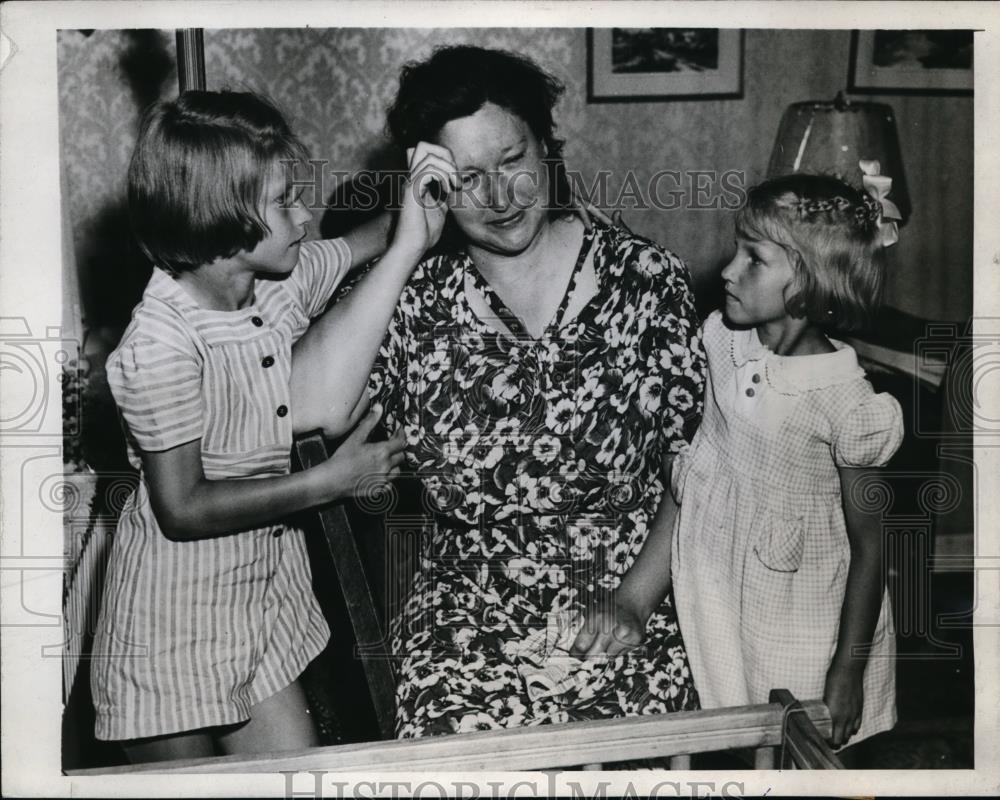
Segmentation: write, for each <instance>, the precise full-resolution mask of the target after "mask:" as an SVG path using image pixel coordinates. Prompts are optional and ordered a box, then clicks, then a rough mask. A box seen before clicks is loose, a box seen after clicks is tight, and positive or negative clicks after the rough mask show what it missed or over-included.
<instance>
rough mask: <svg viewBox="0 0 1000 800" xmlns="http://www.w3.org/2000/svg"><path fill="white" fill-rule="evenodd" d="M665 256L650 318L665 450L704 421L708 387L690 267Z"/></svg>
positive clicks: (676, 448)
mask: <svg viewBox="0 0 1000 800" xmlns="http://www.w3.org/2000/svg"><path fill="white" fill-rule="evenodd" d="M660 252H661V253H663V255H664V257H665V258H666V261H665V263H666V265H667V270H666V273H665V275H664V276H663V277H664V282H663V285H661V286H659V287H656V289H655V290H656V292H657V294H658V295H659V296H658V298H657V306H656V312H655V314H654V316H653V318H652V320H651V324H650V332H651V333H652V336H653V343H654V344H653V347H654V351H653V354H654V358H655V360H656V362H657V364H658V366H659V369H660V372H661V374H662V377H663V394H662V398H663V402H662V426H663V434H664V440H665V441H664V447H665V452H666V453H670V454H676V453H679V452H680V451H681V450H682V449H683V448H684V447H685V446H686V444H687V443H688V442H690V441H691V440H692V439H693V438H694V434H695V431H697V429H698V425H699V423H700V422H701V412H702V400H703V395H704V391H705V350H704V348H703V346H702V337H701V325H700V322H699V320H698V315H697V312H696V311H695V306H694V297H693V295H692V293H691V287H690V284H689V277H688V270H687V267H686V266H685V264H684V262H683V261H681V260H680V259H679V258H678V257H677V256H675V255H673V254H672V253H668V252H666V251H662V250H661V251H660Z"/></svg>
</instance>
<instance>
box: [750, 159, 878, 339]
mask: <svg viewBox="0 0 1000 800" xmlns="http://www.w3.org/2000/svg"><path fill="white" fill-rule="evenodd" d="M881 210H882V209H881V205H880V204H879V202H878V200H876V199H875V198H874V197H871V196H870V195H869V194H868V193H867V192H865V191H863V190H861V189H857V188H855V187H853V186H851V185H850V184H848V183H845V182H844V181H842V180H840V179H839V178H836V177H833V176H830V175H806V174H799V173H796V174H794V175H784V176H781V177H777V178H771V179H769V180H767V181H764V182H763V183H761V184H760V185H758V186H755V187H753V188H752V189H750V191H749V192H748V193H747V199H746V203H745V204H744V205H743V208H741V209H740V211H739V213H738V215H737V218H736V230H737V233H738V235H740V236H742V237H744V238H747V239H756V240H768V241H772V242H774V243H775V244H778V245H780V246H781V247H783V248H784V249H785V251H786V252H787V253H788V255H789V258H790V260H791V262H792V265H793V266H794V268H795V284H794V286H793V291H792V293H791V295H790V296H789V298H788V300H787V301H786V304H785V306H786V309H787V310H788V313H789V314H791V315H792V316H794V317H800V318H801V317H805V318H807V319H808V320H809V321H810V322H812V323H814V324H816V325H818V326H820V327H822V328H824V329H826V330H833V331H853V330H859V329H862V328H864V327H866V326H867V325H868V324H869V323H870V322H871V318H872V316H873V314H874V312H875V311H876V309H877V308H878V306H879V304H880V303H881V299H882V287H883V282H884V274H885V255H884V253H883V248H882V245H881V242H880V238H879V219H880V214H881Z"/></svg>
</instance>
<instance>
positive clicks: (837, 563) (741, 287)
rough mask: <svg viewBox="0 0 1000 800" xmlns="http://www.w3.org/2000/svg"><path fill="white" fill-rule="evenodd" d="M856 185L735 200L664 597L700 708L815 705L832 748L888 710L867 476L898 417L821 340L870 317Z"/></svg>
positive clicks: (869, 246) (873, 252)
mask: <svg viewBox="0 0 1000 800" xmlns="http://www.w3.org/2000/svg"><path fill="white" fill-rule="evenodd" d="M866 166H867V165H866ZM867 169H869V170H870V171H874V172H875V173H876V174H877V165H875V164H873V165H871V166H867ZM865 183H866V188H868V189H870V192H871V193H868V192H863V191H859V190H858V189H855V188H853V187H851V186H849V185H847V184H845V183H843V182H841V181H839V180H836V179H834V178H831V177H819V176H811V175H792V176H787V177H783V178H775V179H773V180H770V181H767V182H765V183H764V184H762V185H760V186H758V187H756V188H755V189H752V190H751V191H750V192H749V195H748V198H747V202H746V205H745V207H744V208H743V209H742V210H741V211H740V213H739V216H738V218H737V222H736V246H737V247H736V255H735V256H734V258H733V260H732V261H731V262H730V263H729V265H728V266H726V268H725V269H724V270H723V271H722V278H723V281H724V283H725V290H726V301H725V311H724V313H723V314H720V313H718V312H716V313H714V314H712V315H711V316H710V317H709V318H708V320H707V321H706V322H705V326H704V332H703V333H704V335H703V339H704V344H705V352H706V354H707V356H708V373H709V374H708V382H707V384H706V390H705V412H704V417H703V419H702V422H701V426H700V427H699V429H698V432H697V434H696V435H695V437H694V440H693V441H692V443H691V445H690V447H689V448H687V449H686V450H684V451H683V452H682V453H681V454H680V455H679V456H678V458H677V459H676V460H675V462H674V470H673V474H672V488H673V491H674V494H675V497H676V498H677V499H678V502H679V504H680V510H679V513H678V516H677V521H676V524H675V529H674V541H673V550H672V557H671V567H672V571H673V581H674V595H675V598H676V603H677V616H678V620H679V622H680V627H681V631H682V632H683V636H684V643H685V645H686V647H687V651H688V657H689V658H690V661H691V672H692V676H693V678H694V682H695V686H696V688H697V689H698V695H699V697H700V698H701V702H702V706H703V707H704V708H715V707H719V706H734V705H745V704H752V703H766V702H768V694H769V692H770V690H771V689H777V688H785V689H789V690H791V691H792V693H793V694H795V695H797V696H798V697H800V698H802V699H812V698H820V697H822V698H823V699H824V700H825V702H826V704H827V705H828V706H829V708H830V714H831V716H832V719H833V736H832V744H833V745H834V746H841V745H843V744H845V743H846V742H847V741H849V740H850V741H852V743H853V742H857V741H860V740H861V739H862V738H864V737H866V736H870V735H872V734H874V733H878V732H879V731H883V730H886V729H887V728H890V727H892V725H893V724H894V723H895V715H896V709H895V690H894V689H895V684H894V669H895V664H894V654H895V643H894V639H893V634H892V630H891V626H890V607H889V598H888V595H887V594H886V591H885V580H884V576H883V572H882V547H883V543H882V536H881V526H880V519H879V517H878V515H877V513H875V512H877V511H878V509H877V508H876V507H874V506H873V504H872V503H871V498H872V494H873V489H874V494H876V495H877V494H878V493H879V488H878V484H877V482H878V481H880V480H881V479H880V478H878V477H877V476H876V475H873V474H872V473H871V471H870V470H868V468H870V467H877V466H880V465H883V464H885V463H886V461H888V460H889V458H890V457H891V456H892V454H893V453H894V452H895V451H896V449H897V448H898V447H899V444H900V441H901V439H902V435H903V423H902V415H901V411H900V408H899V404H898V403H897V402H896V401H895V399H893V398H892V397H891V396H889V395H887V394H876V393H875V392H874V391H873V390H872V387H871V385H870V384H869V383H868V381H867V380H866V379H865V375H864V372H863V370H862V369H861V368H860V367H859V366H858V361H857V358H856V356H855V353H854V351H853V350H852V349H851V348H850V347H849V346H847V345H846V344H843V343H842V342H839V341H837V340H835V339H831V338H828V336H827V332H829V331H831V330H851V329H852V328H856V327H858V326H860V325H861V324H862V323H864V322H865V320H866V319H867V318H868V316H869V314H870V313H871V312H872V311H873V310H874V308H875V305H876V302H877V299H878V296H879V292H880V288H881V284H882V269H883V267H882V263H883V262H882V257H883V253H882V248H883V246H884V245H886V244H891V243H892V242H894V241H895V238H894V233H895V229H894V223H889V222H887V221H885V220H883V218H882V215H883V207H884V206H885V208H886V210H887V211H889V212H893V211H895V208H894V207H892V206H891V204H889V203H888V201H883V196H884V194H885V193H886V192H887V191H888V186H887V185H886V184H887V183H888V179H886V178H881V182H878V181H873V180H871V179H869V178H867V177H866V178H865ZM873 481H874V482H875V483H874V484H873ZM875 505H877V503H876V504H875Z"/></svg>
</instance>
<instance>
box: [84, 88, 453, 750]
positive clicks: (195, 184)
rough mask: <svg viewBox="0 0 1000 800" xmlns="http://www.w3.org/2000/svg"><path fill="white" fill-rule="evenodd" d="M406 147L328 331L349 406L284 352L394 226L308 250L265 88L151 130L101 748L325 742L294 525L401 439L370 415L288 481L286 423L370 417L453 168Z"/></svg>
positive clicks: (206, 101) (295, 154)
mask: <svg viewBox="0 0 1000 800" xmlns="http://www.w3.org/2000/svg"><path fill="white" fill-rule="evenodd" d="M408 155H409V161H410V178H409V182H408V184H407V187H406V191H405V193H404V201H403V208H402V210H401V212H400V215H399V219H398V221H397V226H396V232H395V235H394V239H393V242H392V244H391V245H390V247H389V248H388V250H387V251H386V253H385V255H384V257H383V258H382V260H381V262H380V264H379V265H378V266H377V267H376V268H375V269H374V270H372V271H371V272H370V273H369V274H368V275H367V276H366V277H365V279H364V280H363V281H362V282H361V283H360V284H359V286H358V287H357V288H356V289H355V291H354V292H352V293H351V295H350V297H349V298H347V299H345V300H344V302H342V303H339V304H338V305H337V306H336V307H335V308H334V309H333V310H331V311H330V312H328V313H327V314H326V315H325V316H324V317H323V318H322V320H321V321H320V322H318V323H317V325H319V326H323V327H325V328H326V329H327V330H328V331H332V332H333V335H334V337H335V338H336V340H337V341H338V342H340V343H341V344H340V347H339V351H338V352H337V353H335V354H333V355H332V357H333V358H334V359H335V362H334V364H333V365H332V367H331V368H332V369H337V370H339V374H340V381H339V383H338V384H337V387H336V388H337V390H338V392H339V393H338V394H336V396H334V397H328V398H323V402H322V403H318V402H315V401H314V400H310V402H304V401H305V399H306V398H305V397H304V394H305V393H307V392H308V391H309V380H308V378H309V376H305V375H299V374H297V373H294V372H293V358H292V353H293V348H292V346H293V344H294V343H295V342H296V340H298V339H299V337H301V336H302V334H303V333H304V332H305V331H306V329H307V328H308V326H309V324H310V320H311V319H312V318H313V317H315V316H317V315H319V314H320V313H321V312H322V311H323V309H324V308H325V306H326V304H327V302H328V301H329V300H330V297H331V295H332V294H333V291H334V289H335V288H336V287H337V285H338V284H339V283H340V281H341V279H342V278H343V277H344V275H345V273H346V272H347V271H348V269H350V267H351V266H352V265H354V264H357V263H363V262H365V261H368V260H370V259H371V258H372V257H374V256H376V255H378V254H379V252H381V251H382V250H383V249H384V248H385V230H386V228H385V225H384V224H372V225H369V226H368V227H366V228H363V229H359V230H357V231H355V232H353V233H351V234H349V235H348V236H347V237H345V238H344V239H337V240H331V241H316V242H306V241H305V235H306V234H305V226H306V224H307V223H308V222H309V220H310V219H311V217H312V214H311V212H310V211H309V210H308V209H307V208H306V207H305V206H304V205H303V203H302V200H301V196H300V193H297V192H296V191H295V189H296V185H295V184H294V183H293V182H291V181H290V175H289V173H288V172H287V171H286V170H284V169H283V166H285V165H287V163H288V162H289V161H293V162H294V161H298V160H302V159H304V157H305V153H304V149H303V147H302V145H301V143H300V142H299V141H298V140H297V139H296V138H295V136H294V135H293V134H292V133H291V131H290V130H289V128H288V126H287V124H286V122H285V120H284V119H283V118H282V116H281V114H280V113H279V112H278V111H277V110H276V109H275V108H274V107H273V106H272V105H271V104H269V103H268V102H266V101H264V100H262V99H261V98H259V97H257V96H255V95H252V94H247V93H234V92H197V91H196V92H187V93H185V94H183V95H181V96H180V97H179V98H178V99H177V100H176V101H173V102H169V103H163V104H158V105H157V106H154V107H153V108H152V109H151V111H150V112H149V113H148V114H147V116H146V118H145V120H144V122H143V126H142V129H141V132H140V135H139V139H138V143H137V145H136V149H135V153H134V155H133V158H132V162H131V165H130V168H129V175H128V192H129V211H130V214H131V218H132V222H133V228H134V232H135V235H136V238H137V239H138V241H139V243H140V245H141V247H142V249H143V250H144V252H145V253H146V255H147V256H149V258H150V259H151V260H152V261H153V263H154V265H155V268H154V270H153V276H152V278H151V279H150V282H149V284H148V286H147V288H146V290H145V293H144V295H143V298H142V302H141V303H140V304H139V306H138V307H137V308H136V310H135V312H134V314H133V317H132V321H131V323H130V325H129V327H128V329H127V330H126V332H125V335H124V337H123V339H122V341H121V343H120V344H119V346H118V348H117V349H116V350H115V351H114V352H113V353H112V354H111V356H110V357H109V359H108V366H107V371H108V381H109V383H110V386H111V390H112V392H113V394H114V397H115V401H116V402H117V404H118V407H119V409H120V412H121V416H122V420H123V427H124V429H125V433H126V438H127V443H128V449H129V458H130V460H131V462H132V463H133V465H134V466H136V467H137V468H138V469H139V470H140V474H139V484H138V488H137V490H136V492H135V493H134V495H133V496H132V497H131V498H130V499H129V501H128V502H127V504H126V507H125V509H124V511H123V513H122V516H121V519H120V522H119V525H118V529H117V532H116V534H115V537H114V543H113V546H112V552H111V558H110V562H109V565H108V572H107V579H106V584H105V591H104V596H103V603H102V608H101V615H100V619H99V622H98V627H97V632H96V638H95V644H94V660H93V666H92V673H91V688H92V691H93V696H94V702H95V707H96V712H97V718H96V719H97V721H96V735H97V737H98V738H99V739H110V740H120V741H122V743H123V745H124V747H125V750H126V752H127V754H128V756H129V758H130V760H132V761H134V762H141V761H155V760H161V759H168V758H189V757H200V756H209V755H213V754H216V753H218V752H222V753H251V752H264V751H273V750H282V749H289V748H298V747H305V746H309V745H312V744H316V742H317V739H316V733H315V730H314V727H313V724H312V722H311V720H310V718H309V715H308V708H307V704H306V701H305V698H304V695H303V692H302V689H301V687H300V685H299V682H298V678H299V676H300V674H301V673H302V671H303V669H304V668H305V667H306V665H307V664H308V663H309V661H311V660H312V659H313V658H314V657H315V656H316V655H317V654H318V653H319V652H320V651H321V650H322V649H323V647H324V646H325V644H326V641H327V639H328V637H329V629H328V628H327V624H326V622H325V620H324V618H323V615H322V613H321V612H320V609H319V607H318V605H317V602H316V600H315V598H314V596H313V593H312V588H311V576H310V570H309V564H308V561H307V558H306V550H305V545H304V541H303V534H302V532H301V531H300V530H297V529H295V528H293V527H290V526H289V525H288V524H286V523H285V521H284V520H285V519H286V518H287V516H288V515H289V514H290V513H292V512H294V511H298V510H300V509H304V508H308V507H310V506H315V505H318V504H322V503H326V502H329V501H331V500H334V499H335V498H338V497H342V496H345V495H348V494H351V493H352V491H353V486H354V484H355V481H356V480H357V479H358V478H359V477H361V476H362V475H366V474H371V473H376V474H381V475H384V476H386V479H389V478H391V477H392V476H393V475H394V474H395V473H396V472H397V469H398V465H399V463H400V461H401V460H402V449H403V440H402V438H401V437H399V436H397V437H393V438H391V439H389V441H387V442H381V443H368V442H366V437H367V435H368V433H369V432H370V431H371V429H372V428H373V426H374V424H375V422H376V420H377V419H378V416H379V414H378V409H375V410H374V411H373V413H371V414H369V415H368V416H366V417H365V418H364V419H363V420H362V421H361V422H360V423H358V424H357V427H356V429H355V430H354V432H353V433H352V434H351V435H350V436H349V437H348V438H347V439H346V441H345V442H344V444H343V445H342V446H341V447H340V448H339V449H338V450H337V452H336V453H335V454H334V456H333V457H332V458H331V459H330V460H329V461H327V462H326V463H324V464H322V465H320V466H318V467H314V468H313V469H310V470H307V471H304V472H299V473H296V474H289V455H290V449H291V444H292V432H293V430H306V429H309V428H313V427H317V426H318V425H322V426H323V427H326V428H327V429H328V430H330V431H333V432H342V431H344V430H346V429H347V428H348V427H350V426H351V425H353V424H355V423H356V422H357V417H359V416H360V414H361V413H362V412H363V410H364V409H363V406H362V407H356V405H355V404H356V403H357V401H358V398H360V397H361V396H362V395H363V394H364V388H365V383H366V381H367V378H368V374H369V371H370V369H371V365H372V362H373V360H374V357H375V355H376V353H377V350H378V346H379V344H380V342H381V339H382V336H383V334H384V332H385V328H386V326H387V324H388V321H389V318H390V315H391V313H392V310H393V308H394V306H395V304H396V300H397V298H398V296H399V293H400V291H401V290H402V287H403V285H404V284H405V282H406V280H407V278H408V277H409V275H410V273H411V271H412V269H413V268H414V266H415V265H416V263H417V261H418V260H419V258H420V257H421V256H422V255H423V253H424V251H425V250H426V249H427V247H429V246H430V245H432V244H433V243H434V242H435V241H436V240H437V237H438V236H439V234H440V231H441V227H442V224H443V222H444V218H445V208H444V205H443V203H444V200H445V198H446V196H447V193H448V191H449V190H450V188H451V187H450V181H452V180H454V178H453V177H451V176H453V174H454V171H455V170H454V164H453V163H452V162H451V159H450V156H449V155H448V154H447V152H446V151H442V150H441V149H440V148H435V147H433V146H427V145H423V144H421V145H420V146H419V147H417V148H416V150H415V151H410V153H409V154H408ZM282 162H284V164H283V163H282ZM432 184H437V185H438V188H434V187H433V186H432ZM306 346H308V345H306ZM300 407H308V408H309V409H311V411H310V412H308V413H310V414H315V413H316V412H315V409H316V408H323V409H329V413H328V414H327V413H325V414H324V417H325V418H319V417H316V418H310V419H307V418H305V416H304V415H302V414H299V415H297V413H296V412H297V408H300ZM368 488H369V489H371V488H372V487H371V486H368Z"/></svg>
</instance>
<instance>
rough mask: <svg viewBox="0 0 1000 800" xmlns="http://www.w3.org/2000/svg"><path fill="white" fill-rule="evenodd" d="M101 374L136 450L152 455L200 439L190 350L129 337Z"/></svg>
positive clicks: (197, 385) (197, 381) (196, 367)
mask: <svg viewBox="0 0 1000 800" xmlns="http://www.w3.org/2000/svg"><path fill="white" fill-rule="evenodd" d="M107 373H108V384H109V386H110V387H111V393H112V395H113V396H114V398H115V402H116V403H117V404H118V409H119V411H120V412H121V415H122V419H123V420H124V422H125V425H126V428H127V433H128V435H129V437H130V438H131V439H132V440H133V441H134V442H135V444H136V445H137V446H138V447H139V448H140V449H141V450H144V451H147V452H151V453H155V452H159V451H161V450H169V449H170V448H172V447H177V446H178V445H181V444H186V443H187V442H191V441H194V440H196V439H200V438H201V437H202V432H203V431H202V421H203V406H202V397H201V381H202V365H201V361H200V359H199V357H198V356H197V354H196V353H193V352H185V351H184V350H183V349H180V348H179V347H177V346H174V345H173V344H166V343H164V342H162V341H158V340H156V339H151V338H145V337H141V338H130V339H126V341H124V342H123V343H122V344H121V345H120V346H119V348H118V349H117V350H115V352H114V353H112V354H111V356H110V357H109V358H108V363H107Z"/></svg>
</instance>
